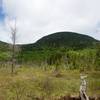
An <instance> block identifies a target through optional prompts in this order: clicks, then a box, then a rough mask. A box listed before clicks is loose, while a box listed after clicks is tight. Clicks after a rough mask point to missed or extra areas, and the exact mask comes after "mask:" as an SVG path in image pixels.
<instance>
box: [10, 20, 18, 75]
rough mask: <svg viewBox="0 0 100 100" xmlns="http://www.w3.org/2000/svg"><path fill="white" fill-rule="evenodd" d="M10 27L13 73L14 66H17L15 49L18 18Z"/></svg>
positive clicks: (12, 70)
mask: <svg viewBox="0 0 100 100" xmlns="http://www.w3.org/2000/svg"><path fill="white" fill-rule="evenodd" d="M10 29H11V42H12V43H11V48H12V55H11V63H12V64H11V73H12V74H13V73H14V68H15V53H16V52H15V49H16V38H17V37H16V33H17V30H16V20H15V22H14V25H13V27H11V26H10Z"/></svg>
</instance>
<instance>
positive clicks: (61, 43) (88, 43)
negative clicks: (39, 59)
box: [23, 32, 99, 50]
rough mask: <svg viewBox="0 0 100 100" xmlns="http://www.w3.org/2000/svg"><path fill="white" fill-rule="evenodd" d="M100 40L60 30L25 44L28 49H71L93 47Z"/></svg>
mask: <svg viewBox="0 0 100 100" xmlns="http://www.w3.org/2000/svg"><path fill="white" fill-rule="evenodd" d="M97 42H99V41H97V40H96V39H94V38H92V37H90V36H87V35H83V34H78V33H74V32H58V33H54V34H51V35H48V36H45V37H43V38H41V39H40V40H38V41H37V42H36V43H35V44H29V45H24V46H23V48H24V49H25V48H26V50H29V48H30V49H32V48H37V49H44V48H59V47H64V48H71V49H84V48H93V47H94V46H95V45H96V43H97Z"/></svg>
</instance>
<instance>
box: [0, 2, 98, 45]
mask: <svg viewBox="0 0 100 100" xmlns="http://www.w3.org/2000/svg"><path fill="white" fill-rule="evenodd" d="M99 9H100V0H0V40H2V41H6V42H8V41H10V37H11V36H10V28H9V25H10V26H13V24H14V18H16V19H17V21H16V22H17V36H18V40H17V43H33V42H36V41H37V40H38V39H40V38H41V37H43V36H45V35H48V34H51V33H54V32H59V31H73V32H78V33H81V34H87V35H90V36H92V37H94V38H96V39H98V40H100V11H99ZM27 37H28V38H27Z"/></svg>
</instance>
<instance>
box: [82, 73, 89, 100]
mask: <svg viewBox="0 0 100 100" xmlns="http://www.w3.org/2000/svg"><path fill="white" fill-rule="evenodd" d="M86 77H87V76H83V75H82V76H81V77H80V78H81V85H80V97H81V100H89V98H88V96H87V94H86V88H87V83H86V80H85V78H86Z"/></svg>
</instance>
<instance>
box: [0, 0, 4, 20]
mask: <svg viewBox="0 0 100 100" xmlns="http://www.w3.org/2000/svg"><path fill="white" fill-rule="evenodd" d="M3 19H4V14H3V8H2V0H0V21H2V20H3Z"/></svg>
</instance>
